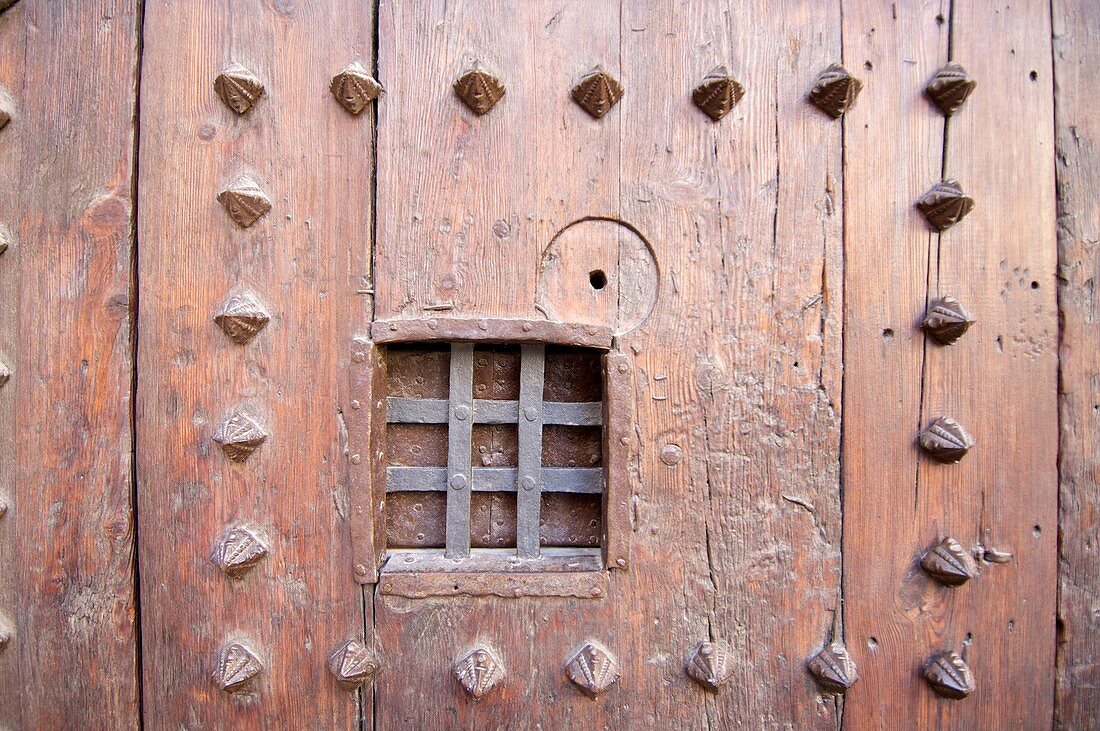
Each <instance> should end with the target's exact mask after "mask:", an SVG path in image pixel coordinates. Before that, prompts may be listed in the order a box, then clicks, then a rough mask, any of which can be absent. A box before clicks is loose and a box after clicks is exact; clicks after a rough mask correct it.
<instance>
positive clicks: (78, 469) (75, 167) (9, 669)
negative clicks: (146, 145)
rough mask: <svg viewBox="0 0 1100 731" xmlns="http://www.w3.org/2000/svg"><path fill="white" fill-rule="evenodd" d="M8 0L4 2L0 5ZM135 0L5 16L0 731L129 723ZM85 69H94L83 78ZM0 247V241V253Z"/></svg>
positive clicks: (134, 687)
mask: <svg viewBox="0 0 1100 731" xmlns="http://www.w3.org/2000/svg"><path fill="white" fill-rule="evenodd" d="M9 4H10V3H2V4H0V5H9ZM139 30H140V13H139V12H138V11H137V8H136V6H135V3H132V2H125V1H124V0H117V1H115V0H112V1H109V2H96V3H54V2H49V1H48V0H47V1H39V0H26V1H25V2H21V3H19V4H17V5H15V6H14V7H12V8H10V9H8V10H7V11H6V12H3V13H2V14H0V88H2V89H3V91H2V92H0V94H2V95H3V96H4V97H5V99H4V100H3V101H4V102H5V104H4V106H5V107H6V111H7V112H8V113H9V114H10V117H11V119H10V121H9V122H8V123H7V124H6V125H3V126H2V127H3V128H2V129H0V225H3V226H5V227H6V228H7V230H8V231H9V232H10V234H11V235H12V236H11V239H10V240H9V241H8V242H7V243H9V244H10V245H9V246H8V248H7V251H6V252H3V253H0V361H2V362H3V363H4V364H5V365H6V366H7V371H6V372H5V374H4V376H9V375H10V377H4V376H0V493H2V494H0V501H2V502H4V503H5V506H6V510H0V557H2V558H0V614H2V615H3V619H0V623H3V624H4V625H5V626H4V627H3V629H2V630H0V632H4V631H10V632H12V633H13V637H12V638H11V639H10V640H8V641H7V642H6V643H3V642H0V645H5V644H6V646H5V647H0V727H4V728H62V727H66V726H68V727H71V726H73V725H74V724H75V723H76V722H77V720H78V719H82V718H86V714H87V713H88V712H89V709H95V713H96V714H97V717H99V718H101V719H103V722H104V723H106V722H107V720H108V719H109V723H110V725H111V726H112V727H114V728H135V727H137V726H138V724H139V707H138V703H139V699H138V688H139V679H138V670H137V660H138V649H137V636H138V632H137V628H136V622H135V588H134V566H133V550H134V546H133V536H134V533H133V530H134V526H133V522H132V520H133V512H132V505H131V487H130V482H131V471H132V464H131V447H132V431H131V410H132V407H133V402H132V400H131V383H132V379H133V362H134V359H133V352H132V338H133V324H134V321H133V312H134V307H135V305H134V302H133V300H132V294H133V293H132V290H131V284H132V280H131V267H132V256H133V244H134V241H133V234H132V220H131V219H132V214H133V208H132V205H133V203H132V193H133V192H132V187H133V183H132V177H133V164H132V163H133V143H134V137H135V132H134V109H135V104H136V96H135V85H136V79H137V68H138V48H139V45H140V44H139V39H138V34H139ZM87 69H95V70H96V73H95V74H90V73H88V72H87ZM0 248H2V247H0Z"/></svg>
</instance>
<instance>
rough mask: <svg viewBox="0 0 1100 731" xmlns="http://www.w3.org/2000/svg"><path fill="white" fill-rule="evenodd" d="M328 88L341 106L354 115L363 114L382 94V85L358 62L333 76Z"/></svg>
mask: <svg viewBox="0 0 1100 731" xmlns="http://www.w3.org/2000/svg"><path fill="white" fill-rule="evenodd" d="M328 88H329V91H331V92H332V96H333V97H335V98H336V101H338V102H340V106H342V107H343V108H344V109H346V110H348V111H349V112H351V113H352V114H359V113H360V112H362V111H363V110H364V109H366V108H367V106H368V105H369V104H370V103H371V102H372V101H374V100H375V99H377V98H378V96H379V95H380V94H381V93H382V85H381V84H379V83H378V81H376V80H375V78H374V77H373V76H371V75H370V74H369V73H367V70H366V69H365V68H363V66H362V64H360V63H359V62H358V61H355V62H353V63H350V64H348V65H347V66H346V67H345V68H344V70H343V71H341V72H340V73H338V74H336V75H335V76H333V77H332V83H330V84H329V87H328Z"/></svg>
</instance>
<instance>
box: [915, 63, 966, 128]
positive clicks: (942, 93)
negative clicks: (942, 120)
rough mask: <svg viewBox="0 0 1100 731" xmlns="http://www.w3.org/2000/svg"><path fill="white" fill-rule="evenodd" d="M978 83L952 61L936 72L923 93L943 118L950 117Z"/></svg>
mask: <svg viewBox="0 0 1100 731" xmlns="http://www.w3.org/2000/svg"><path fill="white" fill-rule="evenodd" d="M977 85H978V82H977V81H975V80H974V79H972V78H970V74H968V73H966V69H964V68H963V67H962V66H960V65H959V64H957V63H955V62H954V61H952V62H951V63H949V64H947V65H946V66H944V67H943V68H942V69H940V70H939V71H937V72H936V75H935V76H934V77H932V81H930V82H928V86H927V87H926V88H925V90H924V92H925V93H926V94H927V95H928V98H929V99H931V100H932V102H933V103H935V105H936V106H937V107H939V108H940V111H941V112H943V113H944V116H947V117H950V116H951V115H952V114H954V113H955V112H957V111H958V110H959V107H961V106H962V105H963V102H965V101H966V98H967V97H968V96H970V94H971V93H972V92H973V91H974V88H975V87H976V86H977Z"/></svg>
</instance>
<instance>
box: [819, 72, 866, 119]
mask: <svg viewBox="0 0 1100 731" xmlns="http://www.w3.org/2000/svg"><path fill="white" fill-rule="evenodd" d="M862 89H863V82H862V81H860V80H859V79H857V78H856V77H854V76H852V75H851V74H850V73H848V70H847V69H845V68H844V67H843V66H841V65H839V64H835V63H834V64H832V65H830V66H829V67H828V68H827V69H825V70H824V71H822V72H821V74H819V75H818V77H817V81H816V82H815V83H814V88H813V89H811V90H810V102H812V103H813V105H814V106H816V107H817V108H818V109H820V110H821V111H823V112H825V113H826V114H828V115H829V116H830V117H832V118H833V119H837V118H839V117H841V116H843V115H844V114H845V113H846V112H847V111H848V110H849V109H851V108H852V106H853V105H854V104H855V103H856V97H857V96H859V92H860V91H861V90H862Z"/></svg>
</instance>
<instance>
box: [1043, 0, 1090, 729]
mask: <svg viewBox="0 0 1100 731" xmlns="http://www.w3.org/2000/svg"><path fill="white" fill-rule="evenodd" d="M1052 8H1053V12H1054V17H1053V25H1054V82H1055V83H1054V97H1055V100H1054V109H1055V113H1056V114H1055V134H1056V138H1055V140H1056V143H1057V154H1056V156H1055V159H1056V161H1057V176H1058V209H1057V212H1058V246H1059V266H1058V287H1059V290H1058V292H1059V297H1058V303H1059V308H1060V321H1061V324H1062V340H1061V347H1060V354H1061V378H1060V383H1061V390H1060V407H1061V442H1060V448H1059V454H1060V461H1059V466H1060V474H1061V501H1060V505H1061V511H1060V515H1059V532H1060V547H1061V548H1060V551H1061V556H1060V561H1059V569H1060V574H1059V578H1060V582H1059V593H1058V602H1059V606H1058V618H1059V622H1060V629H1061V631H1060V633H1059V643H1058V661H1057V664H1058V674H1057V691H1056V693H1057V694H1056V696H1055V705H1054V725H1055V727H1056V728H1059V729H1077V728H1088V727H1089V726H1090V725H1092V724H1094V723H1096V719H1097V713H1098V710H1097V709H1100V617H1098V615H1097V612H1096V608H1097V606H1098V605H1100V559H1098V557H1097V550H1098V547H1100V496H1098V495H1097V492H1096V485H1097V482H1098V481H1100V478H1098V476H1100V449H1098V448H1097V445H1098V444H1100V423H1098V422H1097V418H1098V417H1100V359H1098V358H1097V353H1100V299H1098V298H1097V297H1096V295H1095V288H1096V283H1097V282H1098V281H1100V246H1098V242H1100V116H1098V115H1097V113H1096V105H1095V102H1094V101H1093V99H1094V96H1095V94H1096V89H1097V88H1100V45H1098V42H1097V41H1098V39H1100V5H1097V4H1096V3H1093V2H1080V1H1078V0H1057V1H1056V2H1054V3H1053V4H1052ZM1038 83H1042V84H1049V81H1048V80H1047V79H1046V78H1045V77H1043V76H1042V75H1040V77H1039V80H1038Z"/></svg>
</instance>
